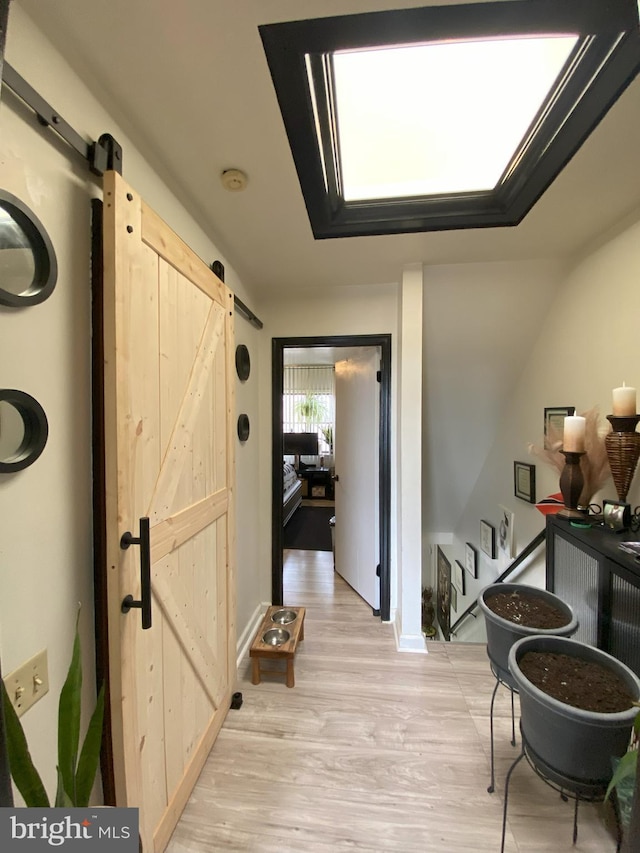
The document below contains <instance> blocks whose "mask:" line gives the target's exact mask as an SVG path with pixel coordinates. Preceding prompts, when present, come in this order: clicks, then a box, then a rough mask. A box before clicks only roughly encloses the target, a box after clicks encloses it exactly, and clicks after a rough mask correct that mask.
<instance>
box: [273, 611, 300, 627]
mask: <svg viewBox="0 0 640 853" xmlns="http://www.w3.org/2000/svg"><path fill="white" fill-rule="evenodd" d="M297 615H298V614H297V613H296V611H295V610H276V611H275V613H272V614H271V621H272V622H277V623H278V624H279V625H288V624H289V623H290V622H295V621H296V617H297Z"/></svg>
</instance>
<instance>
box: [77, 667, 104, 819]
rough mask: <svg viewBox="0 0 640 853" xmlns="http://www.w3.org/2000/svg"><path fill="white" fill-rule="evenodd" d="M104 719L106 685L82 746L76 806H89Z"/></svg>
mask: <svg viewBox="0 0 640 853" xmlns="http://www.w3.org/2000/svg"><path fill="white" fill-rule="evenodd" d="M103 718H104V684H103V685H102V687H101V688H100V692H99V693H98V698H97V700H96V707H95V708H94V710H93V714H92V715H91V719H90V720H89V728H88V729H87V733H86V735H85V738H84V743H83V744H82V751H81V752H80V758H79V759H78V769H77V772H76V784H75V792H76V796H75V806H76V807H79V808H80V807H82V808H84V807H86V806H88V805H89V797H90V796H91V789H92V788H93V783H94V780H95V778H96V773H97V771H98V764H99V763H100V746H101V744H102V721H103Z"/></svg>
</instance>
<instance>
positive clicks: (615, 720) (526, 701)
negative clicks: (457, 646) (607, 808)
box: [509, 636, 640, 787]
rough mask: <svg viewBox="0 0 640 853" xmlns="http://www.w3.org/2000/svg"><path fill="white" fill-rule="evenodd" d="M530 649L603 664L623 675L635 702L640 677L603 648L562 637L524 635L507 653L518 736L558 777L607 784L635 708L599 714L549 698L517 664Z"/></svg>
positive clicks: (628, 733)
mask: <svg viewBox="0 0 640 853" xmlns="http://www.w3.org/2000/svg"><path fill="white" fill-rule="evenodd" d="M531 651H535V652H553V653H555V654H566V655H572V656H574V657H579V658H582V659H583V660H587V661H594V662H596V663H599V664H601V665H603V666H606V667H608V668H609V669H611V670H613V671H614V672H615V673H616V674H617V675H618V676H619V677H620V678H621V679H622V681H623V682H624V684H625V685H626V686H627V689H628V690H629V693H630V694H631V697H632V698H633V699H634V700H635V701H638V699H639V698H640V679H638V678H637V676H636V675H635V674H634V672H633V671H632V670H631V669H629V667H628V666H625V664H623V663H621V662H620V661H619V660H617V658H614V657H612V656H611V655H609V654H607V652H603V651H601V650H600V649H596V648H595V647H594V646H589V645H587V644H586V643H581V642H579V641H578V640H571V639H569V638H567V637H549V636H536V637H524V638H523V639H521V640H518V641H517V642H516V643H514V645H513V646H512V648H511V651H510V652H509V669H510V671H511V674H512V676H513V678H514V680H515V683H516V685H517V689H518V691H519V693H520V715H521V716H520V724H521V729H522V736H523V738H524V739H525V741H526V743H527V744H528V746H529V747H530V748H531V750H532V751H533V753H534V754H535V756H537V757H538V758H539V759H540V760H541V761H542V762H543V763H544V765H546V768H547V769H549V770H551V771H555V773H557V774H558V775H559V777H568V778H570V779H573V780H578V781H581V782H584V783H588V784H589V785H602V786H603V787H604V786H606V784H607V783H608V781H609V780H610V779H611V775H612V769H611V758H612V756H614V757H620V756H621V755H623V754H624V753H625V752H626V750H627V747H628V745H629V738H630V736H631V727H632V725H633V721H634V719H635V716H636V714H637V712H638V709H637V708H635V707H633V708H629V710H627V711H621V712H619V713H615V714H603V713H598V712H595V711H583V710H582V709H581V708H574V707H573V706H572V705H567V704H565V703H564V702H560V701H558V700H557V699H554V698H553V697H552V696H549V695H547V694H546V693H544V692H543V691H542V690H540V689H539V688H538V687H536V686H535V685H534V684H532V683H531V682H530V681H529V680H528V679H527V678H526V677H525V675H524V674H523V673H522V670H521V669H520V666H519V661H520V660H521V659H522V657H523V655H525V654H526V653H527V652H531Z"/></svg>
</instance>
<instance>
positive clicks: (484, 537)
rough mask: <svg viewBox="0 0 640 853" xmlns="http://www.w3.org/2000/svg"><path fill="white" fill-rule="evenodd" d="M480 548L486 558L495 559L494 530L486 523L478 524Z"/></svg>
mask: <svg viewBox="0 0 640 853" xmlns="http://www.w3.org/2000/svg"><path fill="white" fill-rule="evenodd" d="M480 547H481V548H482V550H483V552H484V553H485V554H486V555H487V557H491V559H492V560H495V558H496V529H495V527H494V526H493V525H492V524H489V522H488V521H481V522H480Z"/></svg>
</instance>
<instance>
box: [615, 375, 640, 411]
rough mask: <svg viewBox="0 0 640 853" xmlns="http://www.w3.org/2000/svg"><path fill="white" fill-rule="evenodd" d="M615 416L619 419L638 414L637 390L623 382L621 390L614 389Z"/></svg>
mask: <svg viewBox="0 0 640 853" xmlns="http://www.w3.org/2000/svg"><path fill="white" fill-rule="evenodd" d="M613 414H614V415H618V416H619V417H629V415H635V414H636V389H635V388H629V387H627V386H626V385H625V384H624V382H623V383H622V387H621V388H614V389H613Z"/></svg>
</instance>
